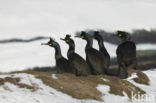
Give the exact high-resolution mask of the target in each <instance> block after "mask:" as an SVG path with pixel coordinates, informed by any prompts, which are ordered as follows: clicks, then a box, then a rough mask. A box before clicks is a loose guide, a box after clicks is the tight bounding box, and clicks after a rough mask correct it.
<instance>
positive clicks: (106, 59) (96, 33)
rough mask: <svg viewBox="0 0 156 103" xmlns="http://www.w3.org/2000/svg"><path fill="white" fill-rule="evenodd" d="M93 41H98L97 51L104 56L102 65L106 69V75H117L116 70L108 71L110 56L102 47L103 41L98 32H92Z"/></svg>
mask: <svg viewBox="0 0 156 103" xmlns="http://www.w3.org/2000/svg"><path fill="white" fill-rule="evenodd" d="M93 37H94V39H96V40H97V41H98V45H99V51H100V52H102V53H103V55H104V61H103V63H104V65H105V68H107V69H106V73H107V74H108V75H113V76H116V75H117V70H114V69H109V65H110V55H109V53H108V52H107V50H106V48H105V46H104V40H103V37H102V36H101V35H100V33H99V32H98V31H95V32H94V35H93Z"/></svg>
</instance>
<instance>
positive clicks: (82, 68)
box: [61, 35, 91, 76]
mask: <svg viewBox="0 0 156 103" xmlns="http://www.w3.org/2000/svg"><path fill="white" fill-rule="evenodd" d="M70 37H71V36H70V35H66V37H65V38H64V39H61V40H63V41H65V42H66V43H67V44H68V45H69V50H68V52H67V57H68V60H69V63H70V64H72V65H73V66H74V68H75V69H76V75H77V76H81V75H82V76H87V75H89V74H91V70H90V68H89V66H88V64H87V63H86V61H85V60H84V59H83V58H82V57H81V56H80V55H78V54H77V53H75V43H74V41H73V40H72V39H71V38H70Z"/></svg>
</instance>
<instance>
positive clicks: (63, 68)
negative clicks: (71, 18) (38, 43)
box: [42, 38, 75, 74]
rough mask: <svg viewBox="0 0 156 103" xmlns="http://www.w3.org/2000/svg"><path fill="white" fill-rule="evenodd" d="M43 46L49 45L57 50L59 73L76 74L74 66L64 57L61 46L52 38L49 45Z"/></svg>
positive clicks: (56, 57)
mask: <svg viewBox="0 0 156 103" xmlns="http://www.w3.org/2000/svg"><path fill="white" fill-rule="evenodd" d="M42 45H49V46H50V47H53V48H54V49H55V59H56V67H57V72H58V73H64V72H67V73H73V74H75V70H74V68H73V66H72V65H71V64H70V63H69V61H68V60H67V59H65V58H64V57H63V56H62V54H61V48H60V45H59V44H58V43H57V42H56V41H55V40H54V39H52V38H50V40H49V42H48V43H42Z"/></svg>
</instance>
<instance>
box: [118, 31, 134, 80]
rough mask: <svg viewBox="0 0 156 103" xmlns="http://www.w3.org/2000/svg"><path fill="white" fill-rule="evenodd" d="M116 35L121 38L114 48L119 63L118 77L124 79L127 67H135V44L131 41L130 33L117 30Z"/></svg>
mask: <svg viewBox="0 0 156 103" xmlns="http://www.w3.org/2000/svg"><path fill="white" fill-rule="evenodd" d="M116 36H117V37H118V38H120V39H121V40H122V43H121V44H120V45H119V46H118V48H117V50H116V54H117V60H118V64H119V77H120V78H121V79H124V78H127V75H128V73H127V70H128V68H135V69H136V66H137V60H136V45H135V43H134V42H132V41H131V37H130V34H129V33H127V32H124V31H117V34H116Z"/></svg>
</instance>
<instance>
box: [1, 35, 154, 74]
mask: <svg viewBox="0 0 156 103" xmlns="http://www.w3.org/2000/svg"><path fill="white" fill-rule="evenodd" d="M73 36H74V35H72V37H73ZM53 37H54V38H55V39H56V41H57V42H59V44H60V46H61V50H62V54H63V56H64V57H65V58H67V50H68V45H67V44H66V43H65V42H64V41H61V40H60V38H61V37H64V36H63V35H62V36H53ZM73 39H74V41H75V45H76V53H78V54H79V55H81V56H82V57H83V58H84V59H85V56H86V55H85V51H84V49H85V45H86V41H84V40H81V39H79V38H73ZM47 41H48V39H47V40H39V41H34V42H30V43H9V44H0V50H1V53H0V61H1V62H0V65H1V67H0V72H10V71H16V70H17V71H18V70H24V69H28V68H32V67H40V66H55V56H54V55H55V50H54V49H53V48H51V47H49V46H43V45H41V43H45V42H47ZM93 47H94V48H96V49H98V43H97V41H95V40H94V45H93ZM105 47H106V49H107V50H108V52H109V54H110V55H111V57H112V58H113V57H115V56H116V48H117V46H116V45H114V44H110V43H107V42H105ZM149 49H152V50H156V45H152V44H139V45H137V50H149Z"/></svg>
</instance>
